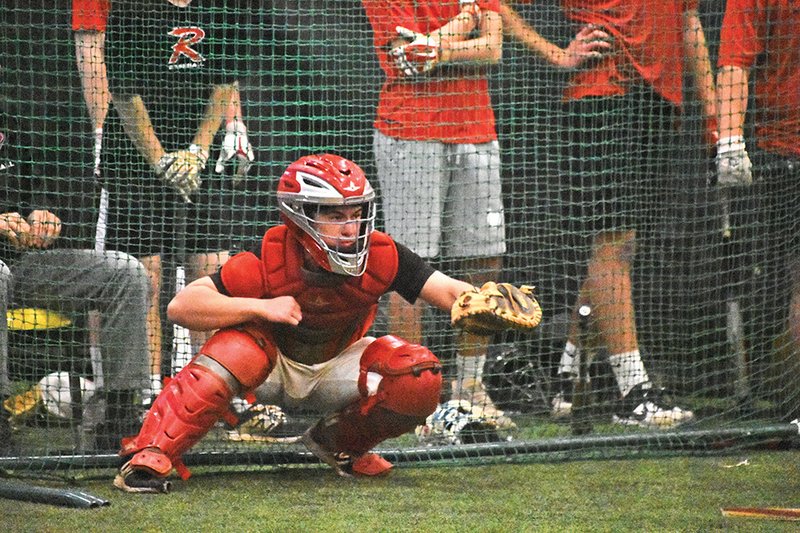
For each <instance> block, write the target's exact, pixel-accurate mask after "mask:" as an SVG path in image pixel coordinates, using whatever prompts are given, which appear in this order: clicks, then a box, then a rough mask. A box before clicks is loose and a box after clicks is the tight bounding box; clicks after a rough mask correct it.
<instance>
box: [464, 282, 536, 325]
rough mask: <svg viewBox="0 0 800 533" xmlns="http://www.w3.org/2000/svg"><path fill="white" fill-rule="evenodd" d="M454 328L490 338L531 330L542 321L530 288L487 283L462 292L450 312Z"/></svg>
mask: <svg viewBox="0 0 800 533" xmlns="http://www.w3.org/2000/svg"><path fill="white" fill-rule="evenodd" d="M450 320H451V323H452V324H453V326H454V327H457V328H461V329H463V330H464V331H466V332H468V333H474V334H476V335H487V336H488V335H492V334H494V333H496V332H498V331H503V330H505V329H509V328H513V329H523V330H528V329H533V328H535V327H536V326H538V325H539V322H541V320H542V309H541V307H539V302H537V301H536V299H535V298H534V297H533V287H531V286H528V285H523V286H521V287H520V288H517V287H515V286H513V285H511V284H510V283H495V282H493V281H489V282H487V283H484V284H483V286H482V287H481V288H480V290H478V289H474V290H470V291H465V292H463V293H462V294H461V296H459V297H458V298H457V299H456V301H455V303H454V304H453V307H452V308H451V310H450Z"/></svg>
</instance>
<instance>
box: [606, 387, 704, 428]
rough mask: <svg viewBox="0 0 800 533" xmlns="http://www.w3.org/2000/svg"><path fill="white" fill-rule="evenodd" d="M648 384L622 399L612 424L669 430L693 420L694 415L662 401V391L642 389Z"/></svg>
mask: <svg viewBox="0 0 800 533" xmlns="http://www.w3.org/2000/svg"><path fill="white" fill-rule="evenodd" d="M647 386H651V385H650V383H640V384H639V385H637V386H636V387H634V388H633V389H632V390H631V391H630V392H629V393H628V394H627V395H626V396H625V397H624V398H623V399H622V402H621V404H620V408H619V410H618V411H617V412H616V413H615V414H614V417H613V419H612V420H613V422H614V423H615V424H620V425H623V426H639V427H643V428H648V429H670V428H674V427H675V426H679V425H681V424H685V423H686V422H690V421H691V420H694V413H692V412H691V411H689V410H688V409H682V408H681V407H678V406H676V405H670V403H669V402H667V401H666V400H665V399H664V390H663V389H658V388H653V387H652V386H651V388H644V387H647Z"/></svg>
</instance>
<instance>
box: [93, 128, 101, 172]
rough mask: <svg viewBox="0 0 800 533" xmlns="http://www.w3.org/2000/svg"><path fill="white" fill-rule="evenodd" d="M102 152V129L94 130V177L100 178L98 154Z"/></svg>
mask: <svg viewBox="0 0 800 533" xmlns="http://www.w3.org/2000/svg"><path fill="white" fill-rule="evenodd" d="M102 151H103V128H96V129H95V130H94V175H95V177H100V153H101V152H102Z"/></svg>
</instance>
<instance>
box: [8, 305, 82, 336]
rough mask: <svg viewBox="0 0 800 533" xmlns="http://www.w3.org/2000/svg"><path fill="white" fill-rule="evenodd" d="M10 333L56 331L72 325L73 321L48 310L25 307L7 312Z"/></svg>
mask: <svg viewBox="0 0 800 533" xmlns="http://www.w3.org/2000/svg"><path fill="white" fill-rule="evenodd" d="M6 323H7V324H8V329H9V331H31V330H41V329H56V328H63V327H67V326H70V325H72V320H70V319H69V318H67V317H65V316H64V315H61V314H59V313H56V312H55V311H50V310H48V309H39V308H36V307H23V308H19V309H9V310H8V311H6Z"/></svg>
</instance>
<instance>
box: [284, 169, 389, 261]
mask: <svg viewBox="0 0 800 533" xmlns="http://www.w3.org/2000/svg"><path fill="white" fill-rule="evenodd" d="M374 198H375V192H374V191H373V189H372V186H370V184H369V182H368V181H367V178H366V176H365V175H364V172H363V171H362V170H361V169H360V168H359V167H358V165H356V164H355V163H353V162H352V161H349V160H347V159H344V158H342V157H339V156H336V155H331V154H322V155H313V156H307V157H304V158H301V159H299V160H298V161H296V162H294V163H292V164H291V165H289V168H287V169H286V172H284V173H283V176H281V180H280V182H279V183H278V203H279V208H280V211H281V215H282V217H283V219H284V222H286V225H287V226H288V227H289V229H290V231H292V233H293V234H294V236H295V237H296V238H297V239H298V240H299V241H300V242H301V243H302V244H303V246H304V247H305V249H306V250H307V251H308V253H309V254H311V256H312V257H313V258H314V260H315V261H316V262H317V264H319V265H320V266H321V267H322V268H324V269H325V270H329V271H331V272H334V273H336V274H345V275H349V276H360V275H361V274H363V273H364V270H365V269H366V267H367V255H368V254H369V242H370V237H371V235H372V232H373V230H374V229H375V202H374Z"/></svg>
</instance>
